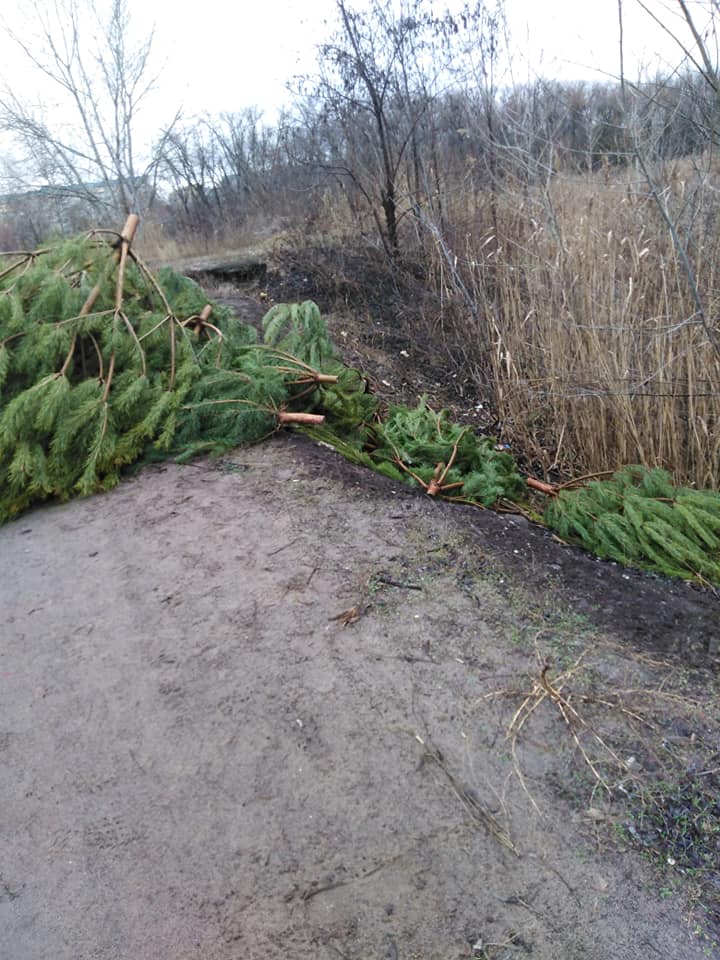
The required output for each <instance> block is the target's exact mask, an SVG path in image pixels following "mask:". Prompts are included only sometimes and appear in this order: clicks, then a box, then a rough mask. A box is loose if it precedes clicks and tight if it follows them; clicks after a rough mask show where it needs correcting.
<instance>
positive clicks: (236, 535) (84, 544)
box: [0, 436, 718, 960]
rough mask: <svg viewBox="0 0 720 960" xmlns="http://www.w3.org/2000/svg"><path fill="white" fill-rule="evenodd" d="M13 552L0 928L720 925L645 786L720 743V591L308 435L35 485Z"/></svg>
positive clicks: (12, 954)
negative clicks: (649, 815)
mask: <svg viewBox="0 0 720 960" xmlns="http://www.w3.org/2000/svg"><path fill="white" fill-rule="evenodd" d="M0 584H1V585H2V586H0V593H1V594H2V610H3V621H4V628H3V636H2V664H1V666H0V691H1V694H2V699H1V703H2V707H1V712H0V751H2V765H1V766H0V770H1V771H2V772H1V773H0V781H1V783H0V789H1V791H2V797H3V817H2V826H1V827H0V829H1V830H2V845H3V850H2V857H1V858H0V956H1V957H8V958H12V960H43V958H47V960H50V958H52V960H90V958H93V960H110V958H112V960H116V958H117V960H119V958H138V957H142V958H143V960H160V958H162V960H166V958H168V957H177V958H182V960H190V958H198V960H200V958H202V960H230V958H243V960H245V958H258V960H259V958H270V957H285V956H287V957H294V958H308V960H310V958H313V960H314V958H317V960H336V958H338V957H340V958H348V960H350V958H351V960H365V958H367V960H369V958H382V960H452V958H457V960H460V958H463V960H469V958H478V960H515V958H521V957H526V956H527V957H529V956H532V957H533V958H535V960H560V958H562V960H610V958H612V960H623V958H628V960H630V958H632V960H638V958H652V957H656V956H663V957H673V958H678V960H680V958H683V960H685V958H687V960H691V958H696V957H697V958H701V957H705V956H707V955H708V953H707V951H710V952H711V951H712V949H713V947H712V945H711V944H712V941H710V940H707V939H704V937H705V935H708V936H709V935H710V934H712V932H713V929H714V927H713V922H714V921H713V917H712V915H711V912H709V911H711V910H712V909H713V907H712V898H711V897H710V896H709V895H708V889H709V887H702V888H700V887H697V885H696V886H692V885H691V884H692V882H694V881H693V878H692V876H691V875H690V873H689V872H688V871H686V870H685V869H684V868H682V869H681V867H680V864H679V861H678V856H679V854H677V853H676V854H674V855H671V854H670V853H667V854H663V855H662V856H663V857H664V859H665V865H664V868H662V870H659V868H658V866H657V862H658V858H657V857H656V858H655V866H654V867H653V866H652V864H651V865H648V864H647V863H646V862H644V861H643V859H641V857H640V855H639V854H638V853H637V852H635V850H634V849H632V843H633V834H632V831H631V830H630V827H632V829H634V830H635V833H636V835H637V838H638V839H642V836H644V834H643V835H642V836H641V829H640V826H638V825H639V824H640V821H639V820H638V819H637V818H633V815H632V814H631V813H629V812H628V809H629V808H628V807H627V805H625V804H624V803H623V800H622V798H623V796H625V797H628V796H631V795H632V796H635V794H637V795H638V796H639V795H640V791H641V788H642V787H643V785H644V788H645V796H646V799H647V797H648V796H649V791H650V789H651V787H652V785H653V784H654V783H656V782H657V781H658V780H659V778H660V777H661V776H664V775H665V773H670V772H672V771H676V770H677V769H679V768H680V767H682V769H684V770H688V769H692V770H695V772H696V773H702V772H703V771H705V770H711V769H712V764H713V761H712V759H711V758H712V751H713V749H715V750H717V749H718V739H717V738H718V732H717V711H716V710H713V706H712V704H713V703H715V704H716V703H717V699H714V700H713V699H712V698H713V696H715V697H716V694H717V689H716V675H715V674H714V673H713V671H712V669H711V667H712V662H711V660H710V659H709V658H708V657H707V656H706V655H705V654H704V653H703V647H707V643H708V640H709V639H710V638H711V637H712V636H713V635H714V634H713V631H716V630H717V624H718V605H717V601H716V600H715V599H714V598H713V597H712V596H709V595H706V594H702V593H701V592H698V591H695V590H692V589H690V588H687V587H685V586H684V585H669V584H666V583H664V582H661V581H659V580H652V579H650V578H646V577H641V576H638V575H635V574H633V573H628V572H627V571H623V570H621V569H619V568H617V567H614V566H612V565H608V564H598V563H596V562H595V561H593V560H592V559H591V558H588V557H585V556H583V555H581V554H579V553H577V552H576V551H569V550H564V549H563V548H561V547H560V546H558V545H557V544H555V543H553V542H552V540H551V539H550V538H549V536H548V535H547V534H546V533H545V532H544V531H539V530H535V529H533V528H531V527H529V526H528V525H527V524H525V522H524V521H522V520H518V519H515V518H508V517H502V516H497V515H495V514H491V513H488V512H480V511H471V510H466V509H462V508H461V509H455V508H453V507H452V506H450V505H447V504H441V503H434V502H430V501H429V499H428V498H426V497H422V496H421V495H420V494H418V493H416V492H414V491H412V490H409V489H407V488H398V487H397V485H394V484H392V483H390V482H388V481H385V480H384V479H383V478H381V477H378V476H375V475H373V474H370V473H367V472H366V471H362V470H359V469H356V468H354V467H351V466H349V465H347V464H345V463H344V462H343V461H342V460H340V458H338V457H337V456H336V455H335V454H334V453H333V452H331V451H327V450H323V449H320V448H318V447H315V446H313V445H311V444H310V443H309V442H307V441H305V440H303V439H302V438H298V437H291V436H283V437H278V438H277V439H275V440H273V441H271V442H268V443H266V444H264V445H263V446H260V447H255V448H251V449H248V450H244V451H243V450H241V451H237V452H236V453H235V454H234V455H232V456H231V457H228V458H227V459H226V460H222V461H219V462H215V463H212V462H206V461H198V462H196V463H193V464H190V465H188V466H184V467H179V466H175V465H166V466H162V467H155V468H152V469H148V470H146V471H144V472H143V473H142V474H141V475H140V476H139V477H138V478H137V479H136V480H134V481H132V482H128V483H126V484H123V485H122V486H121V487H120V488H119V489H117V490H115V491H113V492H112V493H110V494H107V495H103V496H98V497H93V498H91V499H89V500H84V501H76V502H73V503H70V504H67V505H63V506H55V507H44V508H42V509H39V510H36V511H34V512H32V513H30V514H27V515H26V516H24V517H22V518H21V519H19V520H18V521H16V522H15V523H12V524H9V525H7V526H6V527H4V528H2V529H0ZM688 651H693V656H694V657H695V660H696V661H697V662H698V663H700V662H702V665H700V666H696V667H693V668H689V667H687V666H686V663H687V660H686V659H685V657H684V654H685V653H687V652H688ZM681 655H682V656H681ZM545 664H547V669H546V670H543V667H544V665H545ZM570 711H574V714H573V712H570ZM713 745H714V746H713ZM704 764H710V766H704ZM678 765H680V766H678ZM714 766H717V758H716V759H715V761H714ZM708 776H709V775H708ZM636 809H637V807H636ZM647 809H649V808H647ZM704 822H705V823H706V824H707V829H710V828H711V827H712V823H713V821H712V819H711V818H710V817H708V818H706V820H705V821H704ZM634 824H635V826H633V825H634ZM706 832H707V831H706ZM707 839H708V842H710V841H712V842H716V841H715V838H714V837H712V836H711V835H708V837H707ZM654 849H659V848H658V847H657V844H656V847H655V848H654ZM671 861H672V862H671ZM705 879H707V880H708V883H709V882H710V879H712V878H709V879H708V878H707V877H705ZM715 882H717V877H715ZM693 897H694V898H695V899H694V900H693ZM702 931H705V934H703V932H702Z"/></svg>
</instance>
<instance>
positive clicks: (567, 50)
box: [0, 0, 698, 120]
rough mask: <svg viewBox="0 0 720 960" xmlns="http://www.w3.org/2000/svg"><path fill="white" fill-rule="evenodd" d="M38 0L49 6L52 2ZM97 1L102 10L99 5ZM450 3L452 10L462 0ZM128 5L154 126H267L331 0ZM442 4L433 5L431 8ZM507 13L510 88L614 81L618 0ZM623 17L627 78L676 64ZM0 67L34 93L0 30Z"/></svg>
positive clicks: (509, 6) (134, 0)
mask: <svg viewBox="0 0 720 960" xmlns="http://www.w3.org/2000/svg"><path fill="white" fill-rule="evenodd" d="M38 2H39V3H40V5H41V6H42V5H46V6H48V7H49V6H50V5H51V3H52V2H53V0H38ZM97 2H98V6H102V5H103V2H106V0H97ZM351 2H352V0H351ZM356 2H358V3H362V2H363V0H356ZM19 3H22V0H19ZM19 3H18V2H17V0H16V3H13V4H12V5H11V3H10V0H5V2H3V4H2V13H1V14H0V16H2V18H3V19H5V21H6V22H8V23H9V24H10V25H11V26H12V27H13V28H14V29H15V30H17V31H18V32H19V33H24V32H25V30H26V29H27V27H25V26H24V25H23V20H22V18H21V15H20V14H19V13H17V12H16V11H17V10H18V7H19ZM450 3H451V4H454V5H455V6H458V5H459V3H460V0H450ZM645 3H646V5H647V6H649V7H650V8H652V10H654V11H656V12H657V13H658V15H660V16H662V17H663V19H664V20H665V22H667V23H670V24H672V23H673V22H674V23H678V14H677V12H676V11H677V3H676V2H675V0H645ZM129 4H130V9H131V14H132V16H133V18H134V20H135V24H136V26H139V27H140V28H141V29H150V27H151V26H152V24H153V23H154V25H155V52H156V55H157V59H158V62H163V63H164V67H163V70H162V73H161V76H160V79H159V84H158V92H157V94H156V96H155V102H154V105H153V107H152V110H151V111H150V112H151V113H152V115H153V120H154V118H155V116H157V117H158V118H161V117H162V116H163V115H167V114H168V113H169V112H170V111H171V110H172V109H173V107H174V106H176V105H181V106H182V107H183V111H184V113H185V115H186V116H192V115H194V114H198V113H202V112H204V111H210V112H215V111H221V110H228V111H232V110H237V109H240V108H242V107H245V106H249V105H258V106H260V107H262V108H264V109H265V110H266V111H267V115H268V118H270V119H271V118H272V116H273V115H274V112H275V110H276V109H277V108H278V107H279V106H281V105H282V104H283V102H285V101H286V100H287V92H286V89H285V85H286V83H287V82H288V80H289V79H290V78H291V77H292V76H293V75H294V74H298V73H303V72H307V71H310V70H312V66H313V62H314V48H315V45H316V44H317V43H318V42H321V41H322V40H323V39H324V38H325V37H326V36H327V35H328V31H329V28H330V24H331V23H332V18H333V11H334V0H235V2H230V3H228V0H199V2H198V0H129ZM445 5H446V4H445V3H444V2H443V0H435V6H436V8H437V9H438V10H439V9H442V7H443V6H445ZM694 6H695V7H696V8H697V6H698V4H697V3H695V4H694ZM506 10H507V16H508V22H509V27H510V32H511V36H512V38H513V62H514V67H513V71H514V79H515V80H516V81H519V82H522V81H525V80H527V79H528V78H532V77H533V76H534V75H537V74H541V75H544V76H558V77H563V78H566V79H568V78H575V77H583V78H593V77H595V78H603V77H612V76H617V74H618V72H619V54H618V0H506ZM623 11H624V20H625V57H626V68H627V70H628V73H635V71H637V69H638V65H643V66H645V67H652V66H653V64H655V63H657V62H658V61H661V62H664V63H666V64H670V65H674V64H676V63H677V61H678V51H677V48H676V47H675V46H674V45H673V43H672V42H671V41H670V39H669V38H668V36H667V35H666V34H665V33H663V32H662V31H661V30H660V28H659V27H657V25H656V24H654V23H653V22H652V20H651V18H650V17H648V15H647V14H646V13H645V12H643V10H642V9H641V7H640V5H639V3H638V0H623ZM30 29H31V27H30ZM0 70H2V73H3V74H4V75H5V76H7V77H9V78H10V79H11V81H12V82H13V85H14V86H16V87H19V88H21V90H22V91H23V92H25V93H27V92H29V91H30V90H31V89H32V86H33V74H32V72H27V71H26V70H25V69H24V68H23V66H22V64H21V62H20V60H19V59H18V53H17V50H16V49H15V48H14V46H13V44H12V41H11V40H10V38H9V37H8V36H7V34H6V33H5V31H1V30H0ZM150 112H149V114H148V120H150Z"/></svg>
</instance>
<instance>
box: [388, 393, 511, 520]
mask: <svg viewBox="0 0 720 960" xmlns="http://www.w3.org/2000/svg"><path fill="white" fill-rule="evenodd" d="M375 434H376V438H377V443H376V448H375V450H373V452H372V460H373V462H374V463H376V464H380V463H391V464H394V465H395V466H396V467H397V468H398V469H400V470H401V471H402V472H404V473H405V474H406V476H407V477H408V478H409V479H410V481H411V482H417V481H414V480H413V477H412V474H415V476H416V477H418V478H419V479H420V480H421V481H422V482H423V484H426V485H427V484H429V483H430V481H431V480H432V478H433V475H434V473H435V471H436V468H437V465H438V464H442V468H443V470H445V468H446V467H448V468H449V469H447V471H446V472H445V479H444V483H447V484H459V485H460V486H458V487H456V488H454V489H453V491H452V493H453V495H455V496H460V497H462V498H463V499H466V500H470V501H472V502H474V503H479V504H482V505H483V506H486V507H490V506H492V505H493V504H494V503H497V501H498V500H501V499H508V500H521V499H524V494H525V483H524V481H523V479H522V477H521V476H520V474H519V473H518V469H517V464H516V463H515V461H514V459H513V458H512V457H511V456H510V454H508V453H503V452H501V451H498V450H496V449H495V444H494V442H493V441H492V440H490V439H488V438H487V437H479V436H478V435H477V434H476V433H475V431H474V430H472V429H471V428H469V427H461V426H460V425H459V424H457V423H453V422H452V421H451V420H450V416H449V414H448V412H447V411H446V410H442V411H440V413H435V412H434V411H433V410H431V409H430V407H428V405H427V401H426V400H425V399H424V398H423V399H422V400H421V401H420V403H419V404H418V405H417V407H414V408H408V407H402V406H397V407H391V408H390V410H389V411H388V415H387V417H386V418H385V419H384V420H383V421H382V423H380V424H379V425H378V426H377V427H376V429H375ZM405 468H406V469H405Z"/></svg>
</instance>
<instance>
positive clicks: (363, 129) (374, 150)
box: [303, 0, 483, 260]
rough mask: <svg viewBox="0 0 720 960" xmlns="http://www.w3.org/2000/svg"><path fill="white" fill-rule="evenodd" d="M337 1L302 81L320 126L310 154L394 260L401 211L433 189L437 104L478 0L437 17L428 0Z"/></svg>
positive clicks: (472, 26)
mask: <svg viewBox="0 0 720 960" xmlns="http://www.w3.org/2000/svg"><path fill="white" fill-rule="evenodd" d="M335 3H336V8H337V14H338V28H337V31H336V34H335V37H334V38H333V40H332V41H331V42H330V43H327V44H324V45H322V46H321V47H320V48H319V71H318V74H317V76H316V77H314V78H312V79H311V80H310V81H309V82H308V83H306V84H305V86H304V90H303V92H304V94H305V97H306V99H305V109H306V114H307V116H308V118H309V119H310V120H311V122H312V123H313V125H314V126H315V128H316V129H317V130H318V131H320V130H321V129H322V130H323V131H324V132H323V133H322V135H321V136H320V141H321V144H322V146H321V149H320V150H319V151H318V155H317V156H316V158H315V162H316V164H317V165H318V166H319V167H323V168H324V169H325V170H326V171H327V172H328V173H329V174H331V175H332V176H334V177H335V178H337V179H339V180H343V181H344V182H345V184H346V185H347V186H348V187H349V193H351V194H354V196H355V198H356V199H359V201H360V202H362V203H364V204H365V205H366V207H367V208H368V209H369V211H370V213H371V215H372V217H373V219H374V221H375V224H376V226H377V229H378V233H379V235H380V238H381V240H382V243H383V246H384V247H385V250H386V252H387V254H388V255H389V257H390V258H391V259H393V260H395V259H397V257H398V255H399V253H400V248H401V235H400V225H401V221H402V220H403V218H404V217H405V216H407V215H408V214H413V213H416V212H417V211H418V210H419V209H420V208H421V207H423V206H425V205H432V204H433V202H437V200H438V198H439V193H440V190H439V187H440V184H439V179H440V177H441V174H440V170H439V169H438V164H437V162H436V160H437V143H438V141H437V131H436V128H435V120H436V118H435V114H434V108H435V105H436V103H437V102H438V100H439V98H441V97H442V96H443V94H444V93H446V92H447V91H448V90H449V89H450V88H451V87H452V86H453V85H454V84H455V83H456V82H457V80H458V73H459V70H460V68H459V64H458V57H460V59H462V55H463V54H464V53H465V52H466V50H467V45H466V43H465V39H466V38H467V37H470V36H472V37H473V38H474V39H475V40H476V39H477V33H478V29H479V28H480V27H479V25H480V24H481V20H482V11H483V4H482V2H481V0H477V2H473V3H470V4H468V5H467V6H466V7H464V8H463V9H462V10H461V12H460V13H459V14H457V15H451V14H449V13H446V14H444V15H442V16H440V17H438V16H436V15H435V14H434V13H433V9H432V6H431V4H430V3H429V2H426V0H398V2H396V3H391V4H387V3H383V2H381V0H372V2H371V3H370V4H369V5H368V6H367V7H364V8H363V9H355V8H353V7H352V6H351V4H350V2H349V0H335ZM467 67H468V70H469V69H470V64H469V62H468V64H467ZM316 145H320V144H316Z"/></svg>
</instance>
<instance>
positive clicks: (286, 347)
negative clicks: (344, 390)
mask: <svg viewBox="0 0 720 960" xmlns="http://www.w3.org/2000/svg"><path fill="white" fill-rule="evenodd" d="M262 326H263V331H264V334H265V343H266V344H267V345H268V346H270V347H277V348H278V349H279V350H282V351H284V352H286V353H289V354H292V355H293V356H295V357H297V358H298V360H301V361H302V362H303V363H307V364H309V365H310V366H311V367H314V368H315V369H318V370H320V369H321V368H323V367H324V366H325V364H326V363H327V362H328V361H329V360H332V359H334V358H335V348H334V346H333V343H332V341H331V340H330V336H329V334H328V330H327V326H326V324H325V321H324V320H323V318H322V316H321V315H320V309H319V307H318V305H317V304H316V303H313V301H312V300H305V301H304V303H277V304H275V306H273V307H271V308H270V309H269V310H268V312H267V313H266V314H265V316H264V317H263V321H262Z"/></svg>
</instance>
